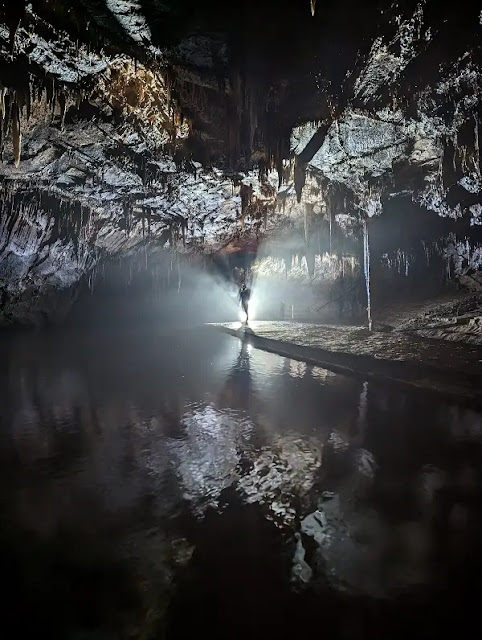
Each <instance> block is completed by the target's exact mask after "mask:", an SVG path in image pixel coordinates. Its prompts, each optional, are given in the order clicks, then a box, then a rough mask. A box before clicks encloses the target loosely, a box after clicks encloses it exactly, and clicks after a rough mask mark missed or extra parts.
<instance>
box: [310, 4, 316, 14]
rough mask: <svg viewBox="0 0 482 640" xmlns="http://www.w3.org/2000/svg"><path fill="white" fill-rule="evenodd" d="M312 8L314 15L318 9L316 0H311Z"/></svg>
mask: <svg viewBox="0 0 482 640" xmlns="http://www.w3.org/2000/svg"><path fill="white" fill-rule="evenodd" d="M310 8H311V15H312V16H313V17H314V16H315V11H316V0H310Z"/></svg>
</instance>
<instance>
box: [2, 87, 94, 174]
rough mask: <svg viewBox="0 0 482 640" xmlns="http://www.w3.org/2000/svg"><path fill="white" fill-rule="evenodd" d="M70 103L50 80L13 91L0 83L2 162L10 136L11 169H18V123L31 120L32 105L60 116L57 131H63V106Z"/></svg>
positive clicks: (19, 132) (65, 93)
mask: <svg viewBox="0 0 482 640" xmlns="http://www.w3.org/2000/svg"><path fill="white" fill-rule="evenodd" d="M81 99H82V93H81V92H78V95H77V102H78V103H80V100H81ZM69 100H70V95H69V93H68V91H67V90H66V89H64V88H60V87H56V85H55V83H54V81H53V80H51V81H47V82H45V83H42V84H41V83H37V84H34V83H33V82H29V83H27V84H26V86H16V87H15V88H12V87H7V86H5V85H4V84H3V83H2V82H1V80H0V118H1V122H0V155H1V158H2V160H3V155H4V149H5V142H6V140H7V138H8V136H9V134H10V133H11V135H12V148H13V158H14V164H15V167H17V168H18V167H19V165H20V159H21V150H22V128H21V123H22V120H24V121H27V122H28V120H29V119H30V118H31V116H32V109H33V107H34V105H35V104H40V103H41V102H42V101H44V102H45V105H46V107H47V108H48V109H49V110H50V112H51V114H52V115H53V114H54V113H55V112H56V111H57V112H58V113H59V115H60V127H61V128H62V127H63V124H64V119H65V114H66V110H67V105H68V102H69Z"/></svg>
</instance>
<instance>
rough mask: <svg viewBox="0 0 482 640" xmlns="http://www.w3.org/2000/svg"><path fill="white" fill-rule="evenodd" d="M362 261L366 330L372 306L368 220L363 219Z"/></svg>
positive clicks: (369, 321)
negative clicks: (365, 292)
mask: <svg viewBox="0 0 482 640" xmlns="http://www.w3.org/2000/svg"><path fill="white" fill-rule="evenodd" d="M363 263H364V272H365V285H366V289H367V318H368V330H369V331H371V330H372V306H371V293H370V244H369V240H368V222H367V220H364V221H363Z"/></svg>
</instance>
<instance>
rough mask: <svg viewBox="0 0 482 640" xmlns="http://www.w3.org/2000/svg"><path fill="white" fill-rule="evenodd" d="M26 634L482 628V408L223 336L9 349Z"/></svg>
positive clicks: (7, 464) (63, 339)
mask: <svg viewBox="0 0 482 640" xmlns="http://www.w3.org/2000/svg"><path fill="white" fill-rule="evenodd" d="M0 356H1V360H0V381H1V388H0V389H1V390H0V418H1V430H0V500H1V512H0V515H1V523H0V524H1V530H0V556H1V565H0V566H1V567H2V578H3V585H4V590H3V595H2V600H1V605H0V607H1V609H2V611H1V620H2V625H3V628H4V629H7V628H8V627H11V628H12V629H13V630H14V633H15V637H17V638H18V637H27V636H28V637H32V634H34V633H35V634H39V633H42V634H45V635H48V637H50V638H146V639H148V638H165V637H167V638H188V637H192V636H193V634H196V635H199V636H201V635H203V636H204V635H205V636H206V637H211V638H218V637H219V638H221V637H222V638H226V637H229V638H233V637H236V638H237V637H239V638H288V637H289V638H292V637H293V636H299V635H302V634H306V633H309V634H316V636H323V635H326V634H328V636H329V637H333V638H338V637H339V638H365V637H366V638H372V637H377V638H378V637H380V638H382V637H384V638H385V637H387V636H388V635H389V636H392V637H393V636H394V637H400V638H402V637H404V638H405V637H407V635H408V636H410V637H417V638H418V637H420V638H432V637H439V636H440V635H442V634H444V635H445V634H446V633H447V632H449V631H452V632H456V631H457V630H458V629H460V628H462V627H465V625H467V624H469V623H471V621H476V620H477V614H478V606H479V605H478V600H479V596H480V593H479V590H480V586H481V579H480V575H481V573H480V572H481V568H482V567H481V546H482V543H481V540H482V537H481V534H482V500H481V498H482V495H481V487H482V477H481V476H482V446H481V445H482V417H481V415H480V414H477V413H474V412H473V411H471V410H468V409H467V410H465V409H464V408H463V407H457V406H454V405H450V404H444V402H443V401H440V402H437V401H436V400H434V398H432V397H431V398H426V397H424V396H423V395H420V394H413V395H410V394H407V393H406V392H402V391H400V392H399V391H397V390H394V389H393V388H391V389H385V388H384V387H383V386H375V385H372V383H370V384H369V385H368V384H367V383H364V382H363V381H361V380H357V379H349V378H344V377H341V376H338V375H335V374H332V373H330V372H328V371H326V370H323V369H319V368H316V367H309V366H306V365H304V364H303V363H299V362H294V361H290V360H286V359H283V358H281V357H278V356H276V355H272V354H268V353H264V352H261V351H257V350H251V349H250V348H249V347H248V346H246V345H244V346H243V345H242V343H241V342H239V341H238V340H236V339H234V338H231V337H228V336H226V335H224V334H218V333H216V332H214V330H200V331H186V332H183V333H175V332H174V331H173V332H171V333H170V334H164V335H163V334H162V333H160V332H154V331H152V330H150V331H147V330H146V331H142V332H138V333H134V332H132V333H128V332H122V333H115V334H109V333H108V332H102V333H101V332H97V333H95V332H92V333H90V334H80V333H78V332H70V333H49V334H42V335H39V334H37V335H33V334H19V335H16V336H6V337H4V339H3V341H2V343H1V344H0Z"/></svg>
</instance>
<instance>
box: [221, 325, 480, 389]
mask: <svg viewBox="0 0 482 640" xmlns="http://www.w3.org/2000/svg"><path fill="white" fill-rule="evenodd" d="M212 326H213V327H215V328H218V329H220V330H221V331H223V330H224V331H226V332H227V333H229V334H230V335H234V336H237V337H239V338H240V339H246V340H249V341H252V342H253V344H255V345H256V346H258V347H259V348H261V349H267V350H269V351H273V352H274V353H282V354H284V355H291V357H295V358H299V359H301V360H305V361H309V362H311V363H319V364H320V365H323V363H324V364H325V366H327V367H329V368H330V367H333V368H334V369H335V370H337V368H339V369H338V370H339V371H343V370H345V371H346V372H347V373H350V372H355V373H358V374H362V375H374V376H377V377H378V376H379V377H380V378H385V379H387V380H394V381H398V382H402V383H408V384H413V385H415V386H418V387H421V388H425V389H427V390H430V389H434V390H439V391H442V392H443V391H446V392H448V393H451V394H455V395H457V394H460V395H461V396H462V397H463V396H465V397H467V398H473V399H475V400H476V401H480V380H481V376H482V362H481V358H480V349H479V348H478V346H477V345H471V344H464V343H461V342H460V340H457V341H452V342H450V341H449V342H448V343H443V342H442V341H431V340H429V339H424V338H423V337H419V336H416V335H409V334H407V333H405V332H402V331H390V332H387V331H373V332H369V331H368V330H367V329H366V328H364V327H340V326H327V325H320V324H310V323H301V322H298V323H297V322H289V321H281V322H279V321H278V322H268V321H253V322H250V324H249V327H245V326H244V325H241V323H239V322H238V323H226V324H219V325H212ZM421 333H423V332H422V331H421ZM459 337H461V336H459Z"/></svg>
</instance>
